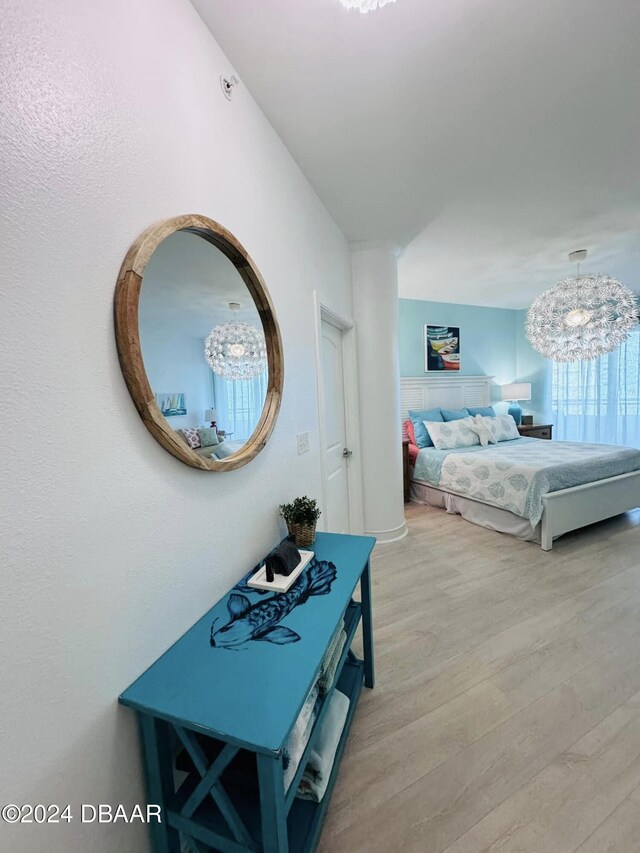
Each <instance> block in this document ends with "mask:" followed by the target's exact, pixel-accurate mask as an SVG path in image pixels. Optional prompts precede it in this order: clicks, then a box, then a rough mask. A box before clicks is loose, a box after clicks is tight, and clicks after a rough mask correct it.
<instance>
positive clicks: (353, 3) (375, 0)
mask: <svg viewBox="0 0 640 853" xmlns="http://www.w3.org/2000/svg"><path fill="white" fill-rule="evenodd" d="M340 2H341V3H342V5H343V6H344V7H345V9H357V10H358V11H359V12H360V13H361V14H362V15H366V13H367V12H372V11H373V10H374V9H381V8H382V7H383V6H386V5H387V3H395V2H396V0H340Z"/></svg>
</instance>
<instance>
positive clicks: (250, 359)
mask: <svg viewBox="0 0 640 853" xmlns="http://www.w3.org/2000/svg"><path fill="white" fill-rule="evenodd" d="M115 327H116V342H117V346H118V356H119V358H120V364H121V367H122V372H123V374H124V378H125V380H126V383H127V386H128V388H129V391H130V393H131V397H132V398H133V401H134V403H135V405H136V408H137V409H138V412H139V413H140V416H141V417H142V420H143V421H144V423H145V424H146V426H147V428H148V429H149V431H150V432H151V433H152V435H153V436H154V437H155V438H156V439H157V440H158V441H159V442H160V444H162V446H163V447H164V448H165V449H166V450H168V451H169V452H170V453H172V454H173V455H174V456H176V457H177V458H178V459H180V460H181V461H182V462H185V463H186V464H187V465H191V466H192V467H194V468H200V469H202V470H205V471H229V470H232V469H234V468H239V467H241V466H242V465H246V463H247V462H249V461H250V460H251V459H253V458H254V457H255V456H256V455H257V454H258V453H259V452H260V450H262V448H263V447H264V445H265V444H266V442H267V439H268V438H269V436H270V434H271V432H272V431H273V428H274V426H275V422H276V418H277V416H278V410H279V408H280V399H281V396H282V383H283V364H282V342H281V339H280V330H279V329H278V323H277V321H276V317H275V313H274V310H273V306H272V304H271V299H270V297H269V293H268V292H267V288H266V286H265V284H264V282H263V280H262V277H261V275H260V273H259V272H258V270H257V269H256V267H255V265H254V264H253V262H252V260H251V258H250V257H249V256H248V254H247V252H246V251H245V249H244V248H243V247H242V246H241V244H240V243H239V242H238V241H237V240H236V239H235V237H233V235H232V234H230V233H229V232H228V231H227V230H226V229H224V228H223V227H222V226H221V225H219V224H218V223H217V222H214V221H213V220H212V219H208V218H207V217H204V216H196V215H189V216H178V217H176V218H174V219H168V220H165V221H163V222H160V223H158V224H156V225H153V226H152V227H151V228H149V229H148V230H147V231H145V232H144V234H142V235H141V236H140V237H139V238H138V239H137V240H136V241H135V243H134V244H133V245H132V246H131V248H130V249H129V252H128V253H127V256H126V258H125V260H124V263H123V265H122V268H121V270H120V275H119V277H118V284H117V286H116V295H115Z"/></svg>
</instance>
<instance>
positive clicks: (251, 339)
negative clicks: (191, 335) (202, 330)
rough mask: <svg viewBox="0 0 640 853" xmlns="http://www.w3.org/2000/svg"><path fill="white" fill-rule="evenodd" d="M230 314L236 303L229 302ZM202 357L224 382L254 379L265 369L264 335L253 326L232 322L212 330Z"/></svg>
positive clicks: (265, 350) (237, 306) (238, 308)
mask: <svg viewBox="0 0 640 853" xmlns="http://www.w3.org/2000/svg"><path fill="white" fill-rule="evenodd" d="M229 308H230V309H231V311H233V312H237V311H239V310H240V304H239V303H238V302H230V303H229ZM204 355H205V358H206V360H207V361H208V363H209V365H210V367H211V369H212V370H213V372H214V373H217V374H218V376H222V377H223V378H224V379H231V380H234V381H238V380H241V379H255V377H256V376H260V374H261V373H264V371H265V370H266V369H267V347H266V343H265V337H264V332H263V331H262V329H258V328H257V327H256V326H254V325H253V324H252V323H242V322H239V321H237V320H231V321H229V322H227V323H221V324H220V325H218V326H216V327H215V328H214V329H212V330H211V334H210V335H209V337H208V338H207V339H206V341H205V345H204Z"/></svg>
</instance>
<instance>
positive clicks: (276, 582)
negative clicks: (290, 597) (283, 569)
mask: <svg viewBox="0 0 640 853" xmlns="http://www.w3.org/2000/svg"><path fill="white" fill-rule="evenodd" d="M313 556H314V553H313V551H300V562H299V563H298V565H297V566H296V567H295V569H294V570H293V571H292V572H291V574H290V575H276V574H274V575H273V582H272V583H269V581H268V580H267V569H266V566H265V565H264V564H263V565H262V566H260V568H259V569H258V571H257V572H256V573H255V575H253V576H252V577H250V578H249V580H248V581H247V586H250V587H253V589H269V590H272V591H273V592H286V591H287V590H288V589H289V588H290V587H291V586H292V584H294V583H295V582H296V580H297V579H298V578H299V577H300V574H301V573H302V571H303V569H304V568H305V566H307V565H308V564H309V562H310V561H311V559H312V557H313Z"/></svg>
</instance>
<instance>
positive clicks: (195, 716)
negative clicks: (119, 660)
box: [120, 533, 375, 853]
mask: <svg viewBox="0 0 640 853" xmlns="http://www.w3.org/2000/svg"><path fill="white" fill-rule="evenodd" d="M374 544H375V540H374V539H372V538H371V537H364V536H345V535H339V534H329V533H319V534H318V535H317V540H316V542H315V544H314V551H315V559H314V560H313V561H312V562H311V564H310V565H309V567H308V568H306V569H305V570H304V571H303V573H302V575H301V576H300V579H299V580H298V581H296V583H295V584H294V585H293V587H292V588H291V590H289V592H288V593H282V594H278V593H276V594H273V595H272V594H270V593H262V592H259V591H257V590H252V589H250V588H248V587H246V583H245V581H246V578H245V579H243V580H242V581H240V582H239V583H238V584H237V585H236V586H235V587H234V588H233V589H232V590H230V592H229V593H228V594H227V595H226V596H225V597H224V598H223V599H221V601H219V602H218V603H217V604H216V605H215V606H214V607H213V608H212V609H211V610H210V611H208V613H206V614H205V615H204V616H203V617H202V618H201V619H200V620H199V621H198V622H197V623H196V624H195V625H194V626H193V628H191V629H190V630H189V631H187V633H186V634H184V635H183V636H182V637H181V638H180V639H179V640H178V641H177V642H176V643H175V644H174V645H173V646H172V647H171V648H170V649H168V650H167V652H165V654H164V655H162V657H160V658H159V659H158V660H157V661H156V662H155V663H154V664H153V665H152V666H151V667H149V669H148V670H147V671H146V672H145V673H143V674H142V675H141V676H140V678H138V679H137V681H135V682H134V683H133V684H132V685H131V686H130V687H129V688H128V689H127V690H125V691H124V693H123V694H122V695H121V697H120V701H121V702H122V703H123V704H125V705H128V706H130V707H132V708H134V709H135V710H136V711H137V713H138V717H139V721H140V728H141V734H142V741H143V752H144V760H145V770H146V775H147V784H148V796H149V802H152V803H157V804H158V805H160V806H161V809H162V818H163V819H162V823H160V824H150V827H149V828H150V832H151V838H152V845H153V850H154V853H180V850H181V836H182V839H183V840H185V839H188V843H189V844H190V845H191V849H192V850H193V851H194V853H205V851H206V853H209V852H210V851H212V850H220V851H229V853H240V851H256V853H259V851H265V853H289V852H290V851H291V853H298V851H305V853H306V852H307V851H313V850H314V849H315V847H316V844H317V842H318V838H319V836H320V831H321V828H322V821H323V819H324V815H325V813H326V810H327V806H328V803H329V799H330V796H331V791H332V789H333V785H334V783H335V780H336V777H337V773H338V770H339V764H340V760H341V757H342V753H343V750H344V746H345V743H346V740H347V737H348V734H349V728H350V726H351V722H352V720H353V717H354V714H355V710H356V707H357V704H358V699H359V696H360V691H361V689H362V685H363V683H364V684H366V685H367V686H368V687H373V684H374V671H373V642H372V631H371V627H372V626H371V581H370V571H369V556H370V553H371V550H372V548H373V545H374ZM358 584H359V585H360V593H361V596H360V597H361V602H358V601H355V600H354V599H353V597H352V596H353V593H354V592H355V589H356V586H357V585H358ZM343 620H344V628H345V631H346V633H347V642H346V644H345V647H344V650H343V652H342V656H341V659H340V661H339V664H338V668H337V672H336V676H335V678H334V682H333V684H332V685H331V686H330V688H329V690H328V691H327V693H326V694H325V696H324V697H323V702H322V705H321V706H320V707H319V709H318V713H317V717H316V720H315V723H314V726H313V729H312V732H311V737H310V739H309V742H308V744H307V746H306V749H305V751H304V753H303V756H302V759H301V761H300V764H299V766H298V769H297V772H296V774H295V775H294V778H293V780H292V782H291V784H290V786H289V789H288V791H285V787H284V762H283V750H284V747H285V744H286V742H287V738H288V736H289V733H290V732H291V730H292V728H293V726H294V724H295V722H296V719H297V717H298V714H299V712H300V710H301V708H302V705H303V704H304V701H305V699H306V697H307V695H308V694H309V691H310V690H311V688H312V686H313V685H314V684H315V682H316V681H317V678H318V676H319V674H320V670H321V665H322V660H323V658H324V655H325V653H326V650H327V648H328V646H329V643H330V641H331V638H332V637H333V635H334V633H335V632H336V630H337V629H338V628H339V626H341V625H342V622H343ZM360 624H362V634H363V643H364V652H365V654H364V660H359V659H358V658H356V656H355V655H354V653H353V651H352V650H351V643H352V640H353V638H354V636H355V634H356V631H357V629H358V626H359V625H360ZM336 689H337V690H340V691H341V692H342V693H344V694H345V695H346V696H347V697H348V699H349V711H348V714H347V720H346V723H345V726H344V729H343V731H342V735H341V738H340V742H339V745H338V749H337V752H336V757H335V761H334V765H333V768H332V771H331V775H330V778H329V783H328V786H327V790H326V793H325V795H324V797H323V798H322V800H321V801H320V802H319V803H317V802H313V801H310V800H303V799H300V798H298V797H296V796H295V793H296V791H297V789H298V784H299V782H300V779H301V778H302V775H303V772H304V768H305V766H306V763H307V759H308V757H309V754H310V752H311V750H312V749H313V746H314V743H315V740H316V737H317V734H318V731H319V729H320V725H321V723H322V720H323V718H324V716H325V714H326V712H327V709H328V706H329V701H330V699H331V697H332V695H333V692H334V691H335V690H336ZM176 770H177V772H176ZM176 780H178V781H176Z"/></svg>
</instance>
